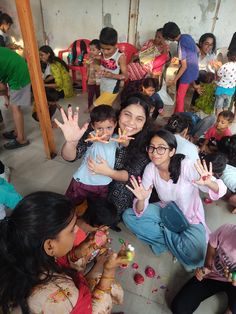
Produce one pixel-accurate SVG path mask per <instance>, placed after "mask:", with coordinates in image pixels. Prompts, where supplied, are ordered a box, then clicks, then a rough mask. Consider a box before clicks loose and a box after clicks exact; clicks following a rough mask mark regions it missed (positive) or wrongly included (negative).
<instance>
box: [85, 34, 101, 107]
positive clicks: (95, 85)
mask: <svg viewBox="0 0 236 314" xmlns="http://www.w3.org/2000/svg"><path fill="white" fill-rule="evenodd" d="M89 47H90V54H89V59H88V60H87V61H86V67H87V77H88V84H87V88H88V109H87V110H86V112H89V111H90V110H91V109H92V107H93V98H94V96H96V98H98V97H99V96H100V79H98V75H99V74H98V72H99V71H100V63H101V47H100V41H99V40H98V39H93V40H92V41H91V42H90V44H89Z"/></svg>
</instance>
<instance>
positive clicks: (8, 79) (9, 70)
mask: <svg viewBox="0 0 236 314" xmlns="http://www.w3.org/2000/svg"><path fill="white" fill-rule="evenodd" d="M0 82H2V83H4V84H8V85H9V87H10V89H11V90H19V89H21V88H23V87H25V86H26V85H28V84H29V83H30V76H29V70H28V66H27V63H26V61H25V59H23V58H22V57H21V56H20V55H18V54H17V53H16V52H15V51H13V50H11V49H8V48H4V47H0Z"/></svg>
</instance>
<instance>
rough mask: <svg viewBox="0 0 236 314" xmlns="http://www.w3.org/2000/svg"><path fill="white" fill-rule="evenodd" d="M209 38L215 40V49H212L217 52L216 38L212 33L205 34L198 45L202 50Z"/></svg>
mask: <svg viewBox="0 0 236 314" xmlns="http://www.w3.org/2000/svg"><path fill="white" fill-rule="evenodd" d="M207 38H212V39H213V47H212V52H214V53H215V52H216V37H215V35H214V34H212V33H205V34H203V35H202V36H201V37H200V38H199V42H198V45H199V47H200V48H201V47H202V45H203V44H204V42H205V41H206V40H207Z"/></svg>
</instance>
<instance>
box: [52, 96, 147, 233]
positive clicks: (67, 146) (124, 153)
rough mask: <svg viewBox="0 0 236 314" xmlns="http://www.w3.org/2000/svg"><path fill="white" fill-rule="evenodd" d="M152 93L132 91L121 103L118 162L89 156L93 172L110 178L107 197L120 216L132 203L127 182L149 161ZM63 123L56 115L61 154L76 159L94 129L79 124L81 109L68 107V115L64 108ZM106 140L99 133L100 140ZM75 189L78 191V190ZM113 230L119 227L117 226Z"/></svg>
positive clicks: (93, 174) (68, 159)
mask: <svg viewBox="0 0 236 314" xmlns="http://www.w3.org/2000/svg"><path fill="white" fill-rule="evenodd" d="M149 111H150V103H149V97H147V96H144V95H142V94H138V93H137V94H133V95H132V96H131V97H129V98H128V99H127V100H126V101H125V102H124V103H122V104H121V108H120V111H119V112H118V118H117V125H118V130H115V132H117V134H118V138H117V139H116V141H117V142H118V144H119V145H117V149H116V153H115V165H114V168H112V167H111V166H110V165H109V163H108V162H107V161H106V160H105V159H104V158H99V156H98V158H97V159H95V158H90V159H89V160H88V169H89V171H90V176H92V177H93V176H94V177H96V176H98V175H103V176H107V177H109V178H110V179H111V182H110V184H109V186H108V200H109V201H110V202H111V203H112V204H114V205H115V207H116V209H117V212H118V215H119V218H121V215H122V213H123V212H124V210H125V209H127V208H129V207H131V206H132V203H133V198H134V196H133V193H131V192H130V191H129V190H127V189H126V186H125V185H126V184H127V182H128V180H129V177H130V176H131V175H134V176H136V177H137V176H140V175H142V174H143V171H144V169H145V167H146V165H147V164H148V162H149V160H148V156H147V153H146V151H145V147H146V145H147V142H148V136H149V135H148V134H149V129H150V126H149ZM61 114H62V119H63V123H60V122H59V121H58V120H56V119H55V122H56V123H57V124H58V126H59V127H60V128H61V130H62V132H63V134H64V137H65V143H64V145H63V147H62V157H63V158H64V159H65V160H67V161H76V160H78V159H80V158H81V157H83V156H84V154H85V153H86V152H87V150H88V148H89V146H90V145H91V143H89V142H88V141H86V139H87V137H88V134H89V132H90V131H91V129H89V128H88V124H85V125H84V127H82V128H80V127H79V126H78V118H79V116H78V112H77V111H76V112H73V111H72V108H71V107H70V108H69V109H68V115H67V116H66V114H65V112H64V110H63V109H61ZM101 140H103V139H102V138H101V137H100V139H99V137H97V141H101ZM75 193H76V191H75ZM113 229H114V230H116V231H120V229H119V228H118V227H117V226H114V227H113Z"/></svg>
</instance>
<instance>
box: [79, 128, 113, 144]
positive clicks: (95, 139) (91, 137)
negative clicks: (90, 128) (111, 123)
mask: <svg viewBox="0 0 236 314" xmlns="http://www.w3.org/2000/svg"><path fill="white" fill-rule="evenodd" d="M106 137H107V135H106V134H103V135H101V136H99V131H96V133H95V135H94V134H93V132H90V133H89V137H88V138H87V139H86V140H85V142H93V143H94V142H100V143H104V144H108V143H109V141H106V140H105V138H106Z"/></svg>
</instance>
